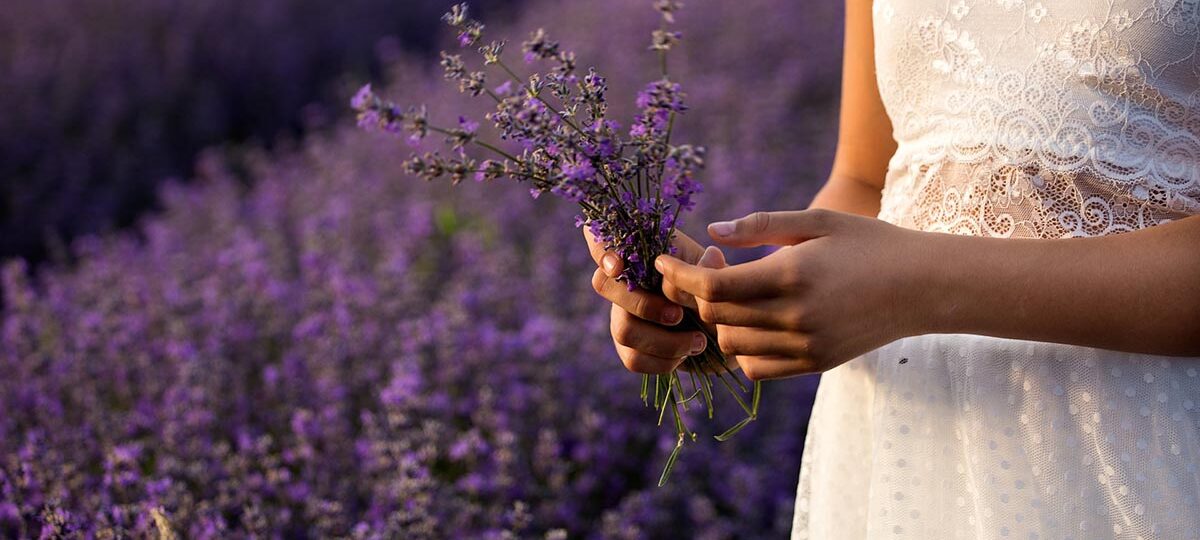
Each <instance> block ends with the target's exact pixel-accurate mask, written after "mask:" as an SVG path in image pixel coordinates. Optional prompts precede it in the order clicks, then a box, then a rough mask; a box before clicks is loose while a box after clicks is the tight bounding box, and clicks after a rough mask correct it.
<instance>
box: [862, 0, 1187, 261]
mask: <svg viewBox="0 0 1200 540" xmlns="http://www.w3.org/2000/svg"><path fill="white" fill-rule="evenodd" d="M874 12H875V29H876V63H877V66H878V82H879V88H880V94H881V95H882V97H883V101H884V104H885V106H886V108H887V111H888V114H889V115H890V116H891V119H892V122H893V125H894V129H895V134H894V135H895V137H896V140H897V141H898V142H899V149H898V151H897V152H896V155H895V156H894V157H893V158H892V161H891V163H890V166H889V172H888V180H887V189H886V190H885V193H884V201H883V211H882V213H881V216H880V217H881V218H883V219H886V220H889V221H893V222H897V223H901V224H904V225H906V226H909V227H914V228H920V229H926V230H941V231H949V232H961V233H964V234H988V235H999V236H1008V235H1021V236H1037V237H1043V238H1048V237H1058V236H1063V235H1068V236H1069V235H1096V234H1111V233H1115V232H1123V231H1128V230H1133V229H1138V228H1142V227H1146V226H1151V225H1155V224H1158V223H1161V222H1163V221H1168V220H1173V219H1179V218H1181V217H1186V216H1188V215H1193V214H1196V213H1200V83H1198V82H1197V81H1200V57H1198V56H1197V48H1198V42H1200V32H1198V31H1197V25H1198V23H1200V2H1197V1H1195V0H1190V1H1184V0H1179V1H1165V0H1159V1H1154V2H1150V1H1141V2H1125V3H1119V2H1116V1H1113V2H1098V1H1060V2H1051V1H1047V2H1028V1H1022V0H983V1H975V2H966V1H965V0H958V1H956V2H928V1H923V0H879V1H878V2H876V3H875V9H874ZM1100 224H1104V225H1103V226H1101V225H1100Z"/></svg>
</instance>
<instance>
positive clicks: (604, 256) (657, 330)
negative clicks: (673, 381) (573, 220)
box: [584, 227, 707, 374]
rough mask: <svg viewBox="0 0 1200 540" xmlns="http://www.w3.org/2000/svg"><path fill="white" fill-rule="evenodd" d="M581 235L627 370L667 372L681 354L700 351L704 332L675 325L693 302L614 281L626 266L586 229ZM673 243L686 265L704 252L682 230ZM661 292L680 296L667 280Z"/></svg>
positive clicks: (676, 363) (692, 262) (702, 348)
mask: <svg viewBox="0 0 1200 540" xmlns="http://www.w3.org/2000/svg"><path fill="white" fill-rule="evenodd" d="M584 237H585V238H586V239H587V243H588V249H590V250H591V253H592V259H594V260H595V261H596V265H597V266H598V267H599V268H597V269H596V273H595V274H593V275H592V288H594V289H595V290H596V292H597V293H599V294H600V296H603V297H604V298H606V299H607V300H608V301H610V302H612V313H611V322H610V327H609V329H610V330H611V332H612V338H613V344H614V345H615V346H616V348H617V354H618V355H620V357H621V362H622V363H624V364H625V367H626V368H628V369H629V370H630V371H635V372H638V373H650V374H660V373H669V372H670V371H671V370H673V369H675V368H676V367H677V366H678V365H679V364H680V362H682V361H683V359H684V358H685V357H687V356H690V355H693V354H698V353H699V352H701V351H703V350H704V348H705V344H706V343H707V339H705V337H704V334H703V333H701V332H697V331H694V330H678V329H676V328H674V327H675V326H676V325H678V324H679V322H680V321H682V320H683V306H687V307H689V308H692V309H695V308H696V304H695V302H690V301H689V302H684V303H682V305H681V304H677V303H673V302H671V301H670V300H667V298H666V297H665V296H663V295H660V294H654V293H650V292H647V291H644V290H642V289H634V290H632V291H631V290H629V287H628V286H626V284H625V283H623V282H619V281H617V280H616V279H615V278H616V277H617V276H619V275H621V272H622V271H623V270H624V261H622V260H621V257H619V256H617V255H616V254H614V253H612V252H609V251H605V250H604V246H603V245H601V244H599V243H597V242H596V241H595V239H594V238H593V237H592V235H591V233H590V232H589V231H588V230H587V228H586V227H585V228H584ZM672 244H673V245H674V246H675V247H676V249H677V250H678V256H679V258H680V259H682V260H683V261H687V263H689V264H694V263H697V262H699V261H700V258H701V256H702V254H703V253H704V249H703V248H701V247H700V245H699V244H697V243H696V241H695V240H692V239H691V238H689V237H688V236H687V235H685V234H683V233H681V232H676V233H675V238H674V240H673V241H672ZM664 292H667V293H668V294H674V295H679V292H678V291H674V290H673V289H672V288H671V286H670V285H669V284H664Z"/></svg>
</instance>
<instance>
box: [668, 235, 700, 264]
mask: <svg viewBox="0 0 1200 540" xmlns="http://www.w3.org/2000/svg"><path fill="white" fill-rule="evenodd" d="M671 245H672V246H675V257H677V258H679V259H680V260H683V261H687V262H689V263H692V264H695V263H696V261H698V260H700V257H701V256H702V255H703V254H704V246H701V245H700V244H698V243H696V241H695V240H692V237H690V236H688V235H686V234H683V233H682V232H679V231H675V235H674V236H672V237H671Z"/></svg>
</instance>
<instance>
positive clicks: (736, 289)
mask: <svg viewBox="0 0 1200 540" xmlns="http://www.w3.org/2000/svg"><path fill="white" fill-rule="evenodd" d="M708 232H709V234H710V235H711V236H712V237H713V239H714V240H715V241H716V242H717V243H719V244H723V245H727V246H735V247H754V246H760V245H779V246H784V247H783V248H781V249H779V250H778V251H776V252H774V253H772V254H770V255H768V256H766V257H763V258H761V259H758V260H755V261H752V262H748V263H745V264H739V265H734V266H726V265H724V259H723V258H721V262H720V263H718V264H717V266H720V267H721V268H704V267H701V266H696V265H691V264H688V263H685V262H683V261H681V260H679V259H676V258H674V257H671V256H668V255H663V256H660V257H658V259H657V261H656V262H655V266H656V268H658V270H659V271H660V272H662V274H663V276H664V279H665V281H666V283H667V284H669V285H670V286H666V287H664V291H666V292H667V295H668V297H670V299H671V300H673V301H675V302H676V303H679V304H685V305H686V304H689V303H691V302H692V301H693V300H694V301H695V302H696V304H697V306H698V307H699V313H700V317H701V318H702V319H703V320H704V321H706V322H709V323H712V324H716V325H717V328H718V330H717V335H718V337H719V344H720V346H721V350H723V351H724V352H725V353H726V354H731V355H737V358H738V363H739V364H740V365H741V367H742V370H743V371H744V372H745V373H746V376H747V377H748V378H750V379H752V380H761V379H772V378H778V377H788V376H792V375H800V374H805V373H816V372H822V371H826V370H829V369H832V368H834V367H837V366H838V365H841V364H843V363H845V362H847V361H849V360H851V359H853V358H855V357H857V356H859V355H861V354H863V353H866V352H869V351H871V350H874V349H876V348H878V347H880V346H882V345H886V344H887V343H890V342H892V341H894V340H896V339H899V338H902V337H906V336H911V335H917V334H922V333H928V332H930V331H933V327H932V325H931V321H932V319H933V312H934V311H935V310H934V309H931V308H930V307H927V306H932V305H933V304H932V300H933V298H934V295H933V294H932V292H933V291H932V290H931V289H932V287H930V285H932V284H934V283H936V280H935V279H934V272H935V270H936V269H937V268H938V265H937V260H936V258H935V257H934V256H933V254H934V250H935V246H936V245H939V244H940V242H938V241H936V238H935V237H936V236H943V235H933V234H930V233H924V232H919V231H913V230H909V229H903V228H900V227H897V226H894V225H891V224H889V223H886V222H884V221H880V220H878V219H873V218H867V217H862V216H857V215H853V214H845V213H840V212H834V211H829V210H804V211H797V212H756V213H753V214H750V215H749V216H746V217H744V218H742V219H738V220H735V221H732V222H720V223H713V224H711V225H709V227H708ZM709 249H710V250H714V249H716V248H712V247H710V248H709ZM713 255H715V254H713V253H709V254H708V255H707V256H706V258H709V259H711V258H712V257H713Z"/></svg>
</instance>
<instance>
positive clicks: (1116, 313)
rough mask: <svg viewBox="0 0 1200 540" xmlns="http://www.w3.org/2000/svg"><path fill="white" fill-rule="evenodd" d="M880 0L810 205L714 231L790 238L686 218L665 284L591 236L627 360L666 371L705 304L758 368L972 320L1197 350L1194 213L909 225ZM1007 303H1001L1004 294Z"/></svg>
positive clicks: (852, 45) (1041, 336) (856, 7)
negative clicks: (1114, 228)
mask: <svg viewBox="0 0 1200 540" xmlns="http://www.w3.org/2000/svg"><path fill="white" fill-rule="evenodd" d="M873 48H874V44H873V37H872V30H871V3H870V1H868V0H849V1H848V2H847V4H846V42H845V57H844V64H843V75H842V104H843V107H842V109H841V113H840V120H839V139H838V149H837V154H836V157H835V159H834V165H833V169H832V171H831V173H830V176H829V179H828V181H827V182H826V184H825V186H824V187H823V188H822V190H821V191H820V192H819V193H818V195H817V196H816V198H815V199H814V200H813V203H812V205H811V207H810V209H808V210H803V211H794V212H756V213H754V214H751V215H749V216H746V217H743V218H741V219H737V220H734V221H730V222H719V223H714V224H710V225H709V227H708V233H709V235H710V236H711V237H712V239H713V240H714V241H715V242H716V243H717V244H720V245H723V246H728V247H751V246H758V245H776V246H782V247H781V248H780V249H779V250H777V251H776V252H774V253H772V254H771V255H768V256H766V257H763V258H762V259H759V260H756V261H752V262H749V263H745V264H739V265H734V266H728V265H726V264H725V259H724V256H723V254H722V253H721V252H720V251H719V250H718V249H717V248H715V247H710V248H708V249H707V250H705V249H702V248H701V247H700V245H699V244H698V243H696V242H695V241H694V240H692V239H691V238H688V237H687V236H685V235H683V234H682V233H680V234H679V235H678V236H677V238H676V239H675V244H676V246H677V247H679V253H678V257H671V256H666V255H664V256H661V257H659V258H658V259H657V260H656V261H655V265H656V268H658V270H659V271H660V272H662V273H663V275H664V278H665V280H664V286H663V292H664V294H663V295H654V294H650V293H647V292H645V291H640V290H637V291H628V290H626V288H625V287H624V285H623V284H620V283H616V282H615V281H613V279H612V277H613V276H616V275H619V273H620V271H621V261H620V259H619V257H617V256H615V255H613V254H611V253H606V252H605V251H604V249H603V247H602V246H599V245H597V244H596V243H595V242H593V241H592V239H591V238H588V239H587V240H588V243H589V246H590V248H591V251H592V256H593V258H594V259H595V260H596V262H597V264H598V265H599V268H598V269H597V271H596V275H595V276H594V277H593V286H594V287H595V288H596V290H597V292H598V293H599V294H601V296H604V297H605V298H607V299H608V300H610V301H611V302H613V306H612V328H611V329H612V334H613V340H614V343H615V344H616V347H617V352H618V353H619V354H620V356H621V359H622V361H623V363H624V364H625V366H626V367H627V368H629V369H630V370H633V371H637V372H642V373H664V372H667V371H669V370H671V369H673V368H675V367H676V366H678V365H679V363H680V361H681V360H682V358H683V357H684V356H686V355H687V354H689V353H695V352H697V351H696V349H695V348H693V347H692V339H693V338H694V337H695V336H694V335H693V334H694V333H693V332H681V331H676V330H674V329H673V327H674V323H675V322H677V318H674V317H677V315H676V314H677V313H679V312H678V311H676V310H678V309H679V306H687V307H689V308H692V309H696V310H697V311H698V313H699V314H700V316H701V318H702V319H703V320H704V321H705V322H706V323H708V324H710V325H712V328H714V329H715V331H716V333H717V336H718V342H719V344H720V347H721V349H722V351H724V352H725V353H727V354H729V355H732V356H734V357H735V359H736V361H737V363H738V364H739V365H740V366H741V368H742V370H743V371H744V372H745V374H746V376H747V377H749V378H750V379H752V380H761V379H771V378H779V377H788V376H793V375H800V374H807V373H817V372H822V371H825V370H828V369H832V368H834V367H836V366H838V365H841V364H842V363H844V362H846V361H849V360H851V359H853V358H855V357H857V356H859V355H861V354H863V353H865V352H868V351H871V350H873V349H876V348H878V347H880V346H882V345H885V344H887V343H890V342H892V341H894V340H896V339H900V338H903V337H908V336H916V335H923V334H935V333H967V334H979V335H987V336H995V337H1003V338H1013V339H1024V340H1033V341H1045V342H1055V343H1065V344H1071V345H1081V346H1087V347H1097V348H1104V349H1112V350H1120V351H1127V352H1135V353H1149V354H1164V355H1175V356H1200V216H1195V217H1190V218H1187V219H1182V220H1178V221H1176V222H1173V223H1169V224H1165V225H1159V226H1156V227H1151V228H1147V229H1143V230H1140V231H1135V232H1130V233H1126V234H1120V235H1112V236H1105V237H1097V238H1075V239H1061V240H1042V239H997V238H983V237H968V236H956V235H947V234H939V233H928V232H921V231H914V230H909V229H903V228H900V227H896V226H894V225H891V224H888V223H885V222H883V221H880V220H878V219H875V218H874V216H875V215H877V214H878V212H879V201H880V197H881V192H882V189H883V183H884V175H885V173H886V171H887V162H888V159H889V158H890V157H891V155H892V154H893V153H894V152H895V149H896V143H895V141H894V140H893V139H892V138H891V132H892V126H891V123H890V121H889V119H888V117H887V114H886V112H885V111H884V108H883V104H882V102H881V100H880V97H879V92H878V88H877V86H876V84H875V74H874V73H875V66H874V55H873ZM997 306H1002V308H999V309H998V308H997Z"/></svg>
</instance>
